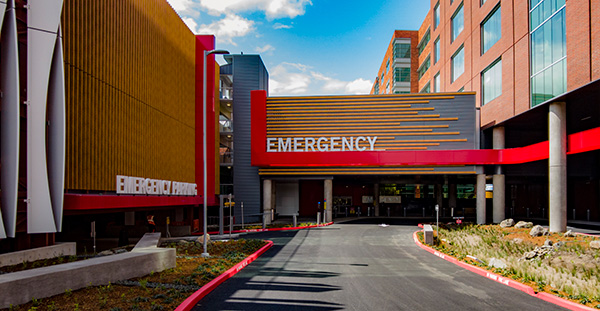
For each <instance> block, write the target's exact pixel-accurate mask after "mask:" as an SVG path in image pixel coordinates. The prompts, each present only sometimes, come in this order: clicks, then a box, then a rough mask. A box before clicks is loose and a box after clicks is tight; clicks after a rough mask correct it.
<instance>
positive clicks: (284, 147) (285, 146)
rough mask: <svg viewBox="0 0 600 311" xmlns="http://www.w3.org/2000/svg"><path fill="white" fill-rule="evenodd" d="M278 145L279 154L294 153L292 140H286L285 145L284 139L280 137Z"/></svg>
mask: <svg viewBox="0 0 600 311" xmlns="http://www.w3.org/2000/svg"><path fill="white" fill-rule="evenodd" d="M278 143H279V146H278V148H277V151H279V152H286V151H292V139H291V138H289V137H288V138H286V139H285V143H284V142H283V138H281V137H279V138H278Z"/></svg>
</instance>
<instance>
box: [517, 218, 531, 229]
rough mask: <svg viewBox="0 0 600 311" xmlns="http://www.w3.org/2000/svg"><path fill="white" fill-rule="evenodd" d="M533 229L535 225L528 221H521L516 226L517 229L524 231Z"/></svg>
mask: <svg viewBox="0 0 600 311" xmlns="http://www.w3.org/2000/svg"><path fill="white" fill-rule="evenodd" d="M532 227H533V223H532V222H527V221H522V220H521V221H519V222H518V223H517V224H516V225H515V228H517V229H523V228H532Z"/></svg>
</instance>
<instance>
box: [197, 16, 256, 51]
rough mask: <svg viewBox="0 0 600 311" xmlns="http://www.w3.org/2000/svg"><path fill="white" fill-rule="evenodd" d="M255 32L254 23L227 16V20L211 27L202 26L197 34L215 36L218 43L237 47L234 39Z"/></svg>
mask: <svg viewBox="0 0 600 311" xmlns="http://www.w3.org/2000/svg"><path fill="white" fill-rule="evenodd" d="M253 30H254V21H251V20H248V19H245V18H243V17H241V16H238V15H235V14H227V15H226V16H225V18H223V19H221V20H218V21H215V22H213V23H211V24H209V25H205V24H202V25H200V27H199V28H198V31H197V32H196V33H199V34H214V35H215V36H216V37H217V41H218V42H226V43H230V44H233V45H236V44H235V43H234V42H233V40H232V39H233V38H236V37H243V36H245V35H247V34H248V33H250V32H252V31H253Z"/></svg>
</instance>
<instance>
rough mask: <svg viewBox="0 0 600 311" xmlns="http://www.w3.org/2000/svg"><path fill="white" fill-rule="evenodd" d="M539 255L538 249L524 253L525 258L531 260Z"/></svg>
mask: <svg viewBox="0 0 600 311" xmlns="http://www.w3.org/2000/svg"><path fill="white" fill-rule="evenodd" d="M535 257H537V252H536V251H531V252H526V253H525V254H523V258H522V259H525V260H530V259H533V258H535Z"/></svg>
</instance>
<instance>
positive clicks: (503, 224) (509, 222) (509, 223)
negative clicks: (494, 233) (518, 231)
mask: <svg viewBox="0 0 600 311" xmlns="http://www.w3.org/2000/svg"><path fill="white" fill-rule="evenodd" d="M514 225H515V221H514V219H512V218H509V219H504V220H503V221H502V222H501V223H500V227H501V228H508V227H512V226H514Z"/></svg>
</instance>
